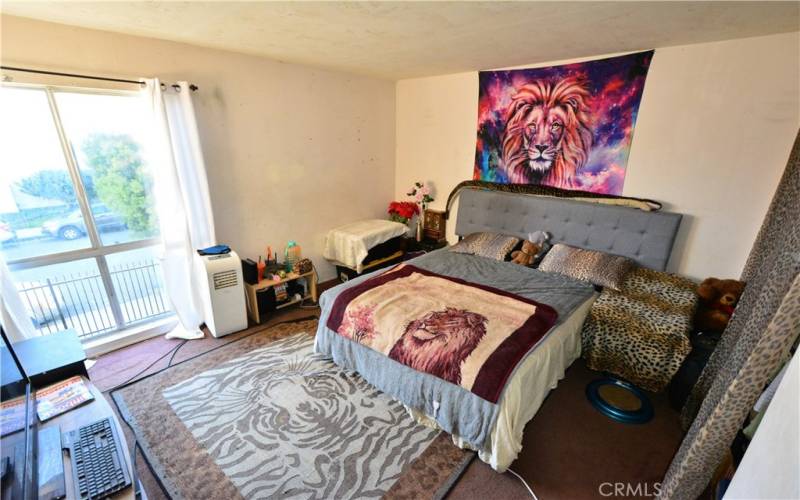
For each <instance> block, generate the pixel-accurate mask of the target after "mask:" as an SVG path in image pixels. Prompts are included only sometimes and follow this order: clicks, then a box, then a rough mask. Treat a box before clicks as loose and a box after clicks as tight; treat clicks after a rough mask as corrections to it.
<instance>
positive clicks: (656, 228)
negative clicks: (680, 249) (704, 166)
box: [456, 189, 681, 271]
mask: <svg viewBox="0 0 800 500" xmlns="http://www.w3.org/2000/svg"><path fill="white" fill-rule="evenodd" d="M680 223H681V215H680V214H675V213H670V212H660V211H659V212H646V211H643V210H639V209H636V208H629V207H622V206H614V205H604V204H600V203H589V202H584V201H575V200H570V199H564V198H550V197H543V196H531V195H524V194H522V195H521V194H513V193H502V192H496V191H487V190H473V189H467V190H464V191H462V192H461V194H460V196H459V201H458V217H457V220H456V234H457V235H459V236H466V235H468V234H471V233H476V232H481V231H492V232H497V233H503V234H511V235H514V236H518V237H520V238H525V237H527V235H528V233H532V232H534V231H537V230H541V231H547V232H548V233H550V235H551V237H550V241H551V243H565V244H567V245H571V246H575V247H580V248H587V249H590V250H599V251H602V252H607V253H611V254H615V255H622V256H624V257H629V258H631V259H633V260H635V261H636V262H638V263H639V264H640V265H642V266H645V267H649V268H651V269H656V270H659V271H663V270H664V269H665V268H666V267H667V261H669V256H670V253H671V252H672V244H673V242H674V241H675V235H676V233H677V232H678V226H680Z"/></svg>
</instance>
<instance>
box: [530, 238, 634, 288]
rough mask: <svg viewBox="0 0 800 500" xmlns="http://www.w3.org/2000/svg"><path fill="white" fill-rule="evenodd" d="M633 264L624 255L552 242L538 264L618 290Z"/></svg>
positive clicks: (543, 268)
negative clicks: (551, 246)
mask: <svg viewBox="0 0 800 500" xmlns="http://www.w3.org/2000/svg"><path fill="white" fill-rule="evenodd" d="M634 267H636V264H635V263H634V262H633V261H632V260H631V259H628V258H626V257H620V256H619V255H611V254H607V253H604V252H598V251H595V250H585V249H583V248H575V247H571V246H569V245H564V244H563V243H557V244H556V245H553V248H552V249H550V251H549V252H547V255H545V256H544V259H542V263H541V264H539V270H540V271H545V272H549V273H559V274H563V275H565V276H569V277H571V278H576V279H579V280H583V281H588V282H590V283H594V284H595V285H600V286H604V287H608V288H611V289H613V290H617V291H619V289H620V287H621V286H622V283H623V281H624V280H625V276H626V275H627V274H628V273H629V272H630V271H632V270H633V269H634Z"/></svg>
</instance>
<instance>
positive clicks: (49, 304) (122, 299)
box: [17, 261, 170, 339]
mask: <svg viewBox="0 0 800 500" xmlns="http://www.w3.org/2000/svg"><path fill="white" fill-rule="evenodd" d="M109 271H110V273H109V274H110V275H111V283H112V284H113V289H112V290H106V289H105V286H104V284H103V279H102V277H101V275H100V274H99V273H77V274H72V275H65V276H60V277H53V278H47V279H45V280H44V281H28V282H24V281H23V282H18V283H17V289H18V290H19V292H20V296H21V297H22V300H23V302H24V303H25V305H26V307H27V309H28V312H29V313H30V315H31V319H32V320H33V323H34V325H35V326H36V327H37V328H38V329H39V331H40V332H41V333H42V334H48V333H54V332H57V331H59V330H63V329H66V328H72V329H74V330H75V331H76V332H78V336H79V337H80V338H81V339H89V338H95V337H98V336H101V335H104V334H106V333H110V332H113V331H114V330H118V329H120V328H122V327H125V326H130V325H131V324H136V323H140V322H143V321H146V320H151V319H155V318H158V317H159V316H163V315H165V314H168V313H169V312H170V307H169V301H168V300H167V296H166V291H165V290H164V284H163V281H162V279H161V270H160V264H159V263H158V262H156V261H145V262H138V263H129V264H124V265H121V266H117V267H114V268H111V269H110V270H109ZM109 292H110V293H111V294H115V295H116V299H117V304H119V310H118V311H117V314H116V315H115V313H114V310H113V307H112V303H111V301H110V300H109Z"/></svg>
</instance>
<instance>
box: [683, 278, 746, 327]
mask: <svg viewBox="0 0 800 500" xmlns="http://www.w3.org/2000/svg"><path fill="white" fill-rule="evenodd" d="M744 285H745V284H744V282H742V281H737V280H721V279H717V278H707V279H705V280H703V282H702V283H700V286H699V287H698V288H697V295H698V297H699V299H700V300H699V303H698V305H697V311H696V312H695V316H694V327H695V330H697V331H701V332H704V333H711V332H715V333H721V332H722V331H723V330H725V327H726V326H728V321H730V319H731V315H732V314H733V310H734V309H735V308H736V304H737V303H738V302H739V297H741V296H742V292H743V291H744Z"/></svg>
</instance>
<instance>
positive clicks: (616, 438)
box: [89, 308, 683, 500]
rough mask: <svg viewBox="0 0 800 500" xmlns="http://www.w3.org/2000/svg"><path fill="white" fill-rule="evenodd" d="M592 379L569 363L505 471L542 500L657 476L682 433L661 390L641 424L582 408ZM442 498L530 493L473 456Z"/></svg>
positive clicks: (112, 358) (98, 374)
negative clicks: (647, 418)
mask: <svg viewBox="0 0 800 500" xmlns="http://www.w3.org/2000/svg"><path fill="white" fill-rule="evenodd" d="M313 314H316V311H314V310H304V309H298V308H289V309H285V310H282V311H280V312H279V313H278V314H276V315H274V316H273V317H271V318H270V320H269V322H267V323H265V324H264V325H261V326H255V327H251V328H249V329H248V330H245V331H243V332H239V333H236V334H232V335H229V336H227V337H223V338H221V339H215V338H213V337H210V336H209V335H207V336H206V338H205V339H203V340H193V341H190V342H188V343H187V344H186V345H184V346H183V347H182V348H181V349H180V351H178V353H177V355H176V356H175V359H174V360H173V364H175V363H179V362H181V361H183V360H186V359H188V358H190V357H193V356H195V355H197V354H200V353H202V352H206V351H208V350H210V349H213V348H215V347H218V346H220V345H223V344H225V343H227V342H230V341H233V340H236V339H238V338H241V337H242V336H246V335H248V334H250V333H253V331H255V330H260V329H263V328H265V327H268V326H270V325H271V324H274V323H277V322H279V321H286V320H291V319H297V318H301V317H306V316H310V315H313ZM178 342H179V341H176V340H166V339H164V338H163V337H158V338H154V339H150V340H147V341H144V342H140V343H138V344H135V345H132V346H129V347H126V348H124V349H120V350H118V351H115V352H112V353H109V354H106V355H103V356H101V357H100V358H99V359H98V360H97V363H96V364H95V365H94V366H93V367H92V368H91V369H90V371H89V372H90V375H91V378H92V381H93V382H94V383H95V384H96V385H97V387H99V388H100V389H101V390H107V389H109V388H111V387H113V386H115V385H117V384H119V383H122V382H124V381H126V380H127V379H128V378H129V377H131V376H132V375H134V374H135V373H136V372H138V371H139V370H141V369H143V368H145V367H146V366H147V365H149V364H150V363H151V362H153V361H154V360H156V359H157V358H158V357H159V356H161V355H163V354H164V353H166V352H168V351H169V350H170V349H172V348H173V347H175V346H176V345H177V344H178ZM168 358H169V356H167V357H166V358H165V359H163V360H161V361H160V362H158V363H156V364H155V365H154V366H153V367H152V368H151V369H150V370H148V372H147V373H152V372H154V371H157V370H159V369H161V368H163V367H165V366H166V365H167V362H168ZM143 375H146V373H145V374H143ZM598 376H599V374H597V373H596V372H592V371H591V370H589V369H587V368H586V366H585V364H584V363H583V361H582V360H578V361H576V362H575V363H574V364H573V365H572V367H571V368H570V369H569V370H568V371H567V375H566V378H565V379H564V380H562V381H561V382H560V383H559V385H558V387H557V388H556V389H555V390H553V391H552V392H551V393H550V395H549V396H548V397H547V399H546V400H545V402H544V404H543V405H542V408H541V409H540V410H539V412H538V413H537V415H536V416H535V417H534V419H533V420H532V421H531V422H530V423H529V424H528V426H527V427H526V428H525V434H524V437H523V449H522V452H521V453H520V456H519V458H518V460H517V461H516V462H515V463H514V464H513V465H512V469H513V470H514V471H516V472H517V473H519V474H520V475H522V476H523V477H524V478H525V480H526V481H527V482H528V483H529V484H530V485H531V487H532V488H533V489H534V491H535V492H536V494H537V496H538V497H539V498H540V499H542V500H544V499H548V500H549V499H562V498H563V499H582V498H600V497H601V495H600V494H599V491H598V488H599V487H600V485H601V484H602V483H607V482H610V483H614V482H628V481H629V482H632V483H634V484H636V483H639V482H652V481H659V480H660V479H661V478H662V477H663V474H664V472H666V469H667V466H668V465H669V462H670V460H671V459H672V456H673V455H674V453H675V451H676V450H677V448H678V445H679V444H680V441H681V439H682V438H683V433H682V431H681V429H680V425H679V423H678V415H677V413H676V412H675V411H674V410H672V409H671V408H670V407H669V405H668V402H667V398H666V395H665V394H655V395H654V394H651V395H650V396H651V399H652V402H653V405H654V409H655V417H654V418H653V420H651V421H650V422H648V423H647V424H644V425H625V424H620V423H617V422H614V421H612V420H610V419H609V418H607V417H605V416H603V415H602V414H600V413H599V412H598V411H596V410H595V409H594V408H592V407H591V405H589V402H588V401H587V400H586V396H585V394H584V390H585V388H586V385H587V384H588V383H589V382H590V381H592V380H594V379H595V378H597V377H598ZM112 406H113V404H112ZM125 431H126V435H127V437H128V441H129V443H131V444H132V443H133V439H132V435H131V433H130V432H129V431H128V429H127V428H126V429H125ZM137 464H138V470H139V474H140V478H141V481H142V484H143V486H144V488H145V490H146V492H147V495H148V497H149V498H151V499H160V498H164V496H163V494H162V493H161V490H160V488H159V486H158V484H157V482H156V481H155V479H154V477H153V476H152V474H150V472H149V470H148V469H147V467H146V466H145V465H144V461H143V459H142V457H141V455H139V458H138V462H137ZM448 498H449V499H473V498H504V499H523V498H530V496H529V495H528V492H527V490H526V489H525V487H524V486H522V484H521V483H520V482H519V480H518V479H517V478H515V477H514V476H512V475H510V474H508V473H506V474H503V475H500V474H497V473H496V472H494V471H493V470H492V469H491V468H490V467H489V466H487V465H486V464H484V463H483V462H480V461H479V460H474V461H473V462H472V464H471V465H470V466H469V467H468V468H467V470H466V472H465V473H464V475H463V476H462V477H461V479H460V480H459V481H458V482H457V483H456V485H455V487H454V488H453V489H452V490H451V492H450V494H449V496H448ZM628 498H633V497H628Z"/></svg>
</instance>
